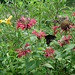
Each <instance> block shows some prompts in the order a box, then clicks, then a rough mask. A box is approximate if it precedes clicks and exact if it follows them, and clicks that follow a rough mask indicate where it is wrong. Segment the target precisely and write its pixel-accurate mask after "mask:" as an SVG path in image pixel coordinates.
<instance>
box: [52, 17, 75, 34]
mask: <svg viewBox="0 0 75 75" xmlns="http://www.w3.org/2000/svg"><path fill="white" fill-rule="evenodd" d="M68 19H69V17H66V19H65V20H62V21H61V23H60V26H55V27H54V29H52V30H53V31H55V30H56V29H57V28H60V29H58V30H57V31H55V32H54V35H55V34H56V33H57V32H58V31H60V30H61V34H62V32H63V31H65V32H67V31H68V30H69V29H70V28H71V29H72V28H75V27H73V25H74V23H71V22H70V21H69V20H68Z"/></svg>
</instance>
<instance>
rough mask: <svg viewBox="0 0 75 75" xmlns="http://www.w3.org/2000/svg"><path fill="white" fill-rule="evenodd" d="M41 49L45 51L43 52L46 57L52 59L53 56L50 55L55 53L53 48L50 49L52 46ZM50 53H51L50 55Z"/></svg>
mask: <svg viewBox="0 0 75 75" xmlns="http://www.w3.org/2000/svg"><path fill="white" fill-rule="evenodd" d="M43 51H45V52H46V54H44V55H46V57H49V56H50V57H51V58H52V59H53V56H52V55H55V54H54V52H55V51H54V50H52V47H51V48H50V49H49V48H46V50H43ZM51 54H52V55H51Z"/></svg>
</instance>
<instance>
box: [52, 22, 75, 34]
mask: <svg viewBox="0 0 75 75" xmlns="http://www.w3.org/2000/svg"><path fill="white" fill-rule="evenodd" d="M72 25H74V24H73V23H72ZM72 25H69V27H67V29H66V30H65V29H64V28H61V26H55V27H54V29H52V30H53V31H54V30H56V29H57V28H61V34H62V32H63V31H67V30H69V29H70V28H71V29H72V28H75V27H73V26H72ZM66 26H67V25H66ZM66 26H65V27H66ZM58 31H60V29H58V30H57V31H55V33H54V35H55V34H56V33H57V32H58Z"/></svg>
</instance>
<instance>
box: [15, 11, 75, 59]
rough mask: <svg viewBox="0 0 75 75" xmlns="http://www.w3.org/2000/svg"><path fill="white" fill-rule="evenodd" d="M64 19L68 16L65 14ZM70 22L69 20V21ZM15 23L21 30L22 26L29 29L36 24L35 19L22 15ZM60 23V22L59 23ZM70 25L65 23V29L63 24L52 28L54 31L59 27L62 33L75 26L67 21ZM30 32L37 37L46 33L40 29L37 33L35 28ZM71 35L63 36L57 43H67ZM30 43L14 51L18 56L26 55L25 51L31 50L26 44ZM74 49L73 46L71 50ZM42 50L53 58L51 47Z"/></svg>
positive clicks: (61, 44) (39, 37) (62, 44)
mask: <svg viewBox="0 0 75 75" xmlns="http://www.w3.org/2000/svg"><path fill="white" fill-rule="evenodd" d="M72 13H74V15H72V16H75V12H72ZM66 19H67V20H68V19H69V17H68V16H67V17H66ZM68 21H69V20H68ZM69 22H70V21H69ZM17 23H18V25H17V29H18V28H20V29H22V30H24V28H25V29H26V30H27V29H31V27H32V26H33V25H34V24H36V20H35V19H34V18H33V19H30V18H26V19H25V18H24V17H23V16H22V17H21V18H20V19H19V20H18V21H17ZM59 24H60V23H59ZM69 24H70V25H68V26H67V25H65V26H64V27H65V28H66V29H64V28H63V26H55V27H54V29H52V30H53V31H55V30H56V29H57V28H61V29H62V30H61V34H62V32H63V31H66V30H69V29H70V28H75V27H73V26H72V25H74V24H72V23H69ZM59 30H60V29H58V30H57V31H55V33H54V35H55V34H56V33H57V32H58V31H59ZM32 34H35V35H36V36H37V38H38V39H41V38H42V37H45V36H46V34H45V32H42V31H40V32H39V33H37V31H36V30H35V31H33V32H32ZM71 38H72V37H71V36H70V35H68V37H66V36H64V37H63V38H62V41H58V42H59V45H60V46H64V45H65V44H67V43H70V41H69V40H70V39H71ZM29 45H30V44H28V43H27V44H26V45H25V48H24V49H23V47H22V49H17V51H15V52H17V53H18V57H22V56H26V54H27V53H29V52H32V51H30V49H26V48H27V47H28V46H29ZM74 50H75V48H74V49H73V50H72V51H74ZM43 51H44V52H46V54H44V55H46V57H49V56H50V57H51V58H52V59H53V56H52V55H55V54H54V52H55V51H54V50H53V47H51V48H50V49H49V48H46V50H43Z"/></svg>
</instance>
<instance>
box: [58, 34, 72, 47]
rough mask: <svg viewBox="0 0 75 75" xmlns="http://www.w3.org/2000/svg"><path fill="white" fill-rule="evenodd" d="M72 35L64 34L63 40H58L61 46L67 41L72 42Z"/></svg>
mask: <svg viewBox="0 0 75 75" xmlns="http://www.w3.org/2000/svg"><path fill="white" fill-rule="evenodd" d="M71 38H72V37H71V36H70V35H68V37H66V36H64V37H63V38H62V41H58V42H59V44H60V46H64V45H65V44H67V43H70V42H69V40H70V39H71Z"/></svg>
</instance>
